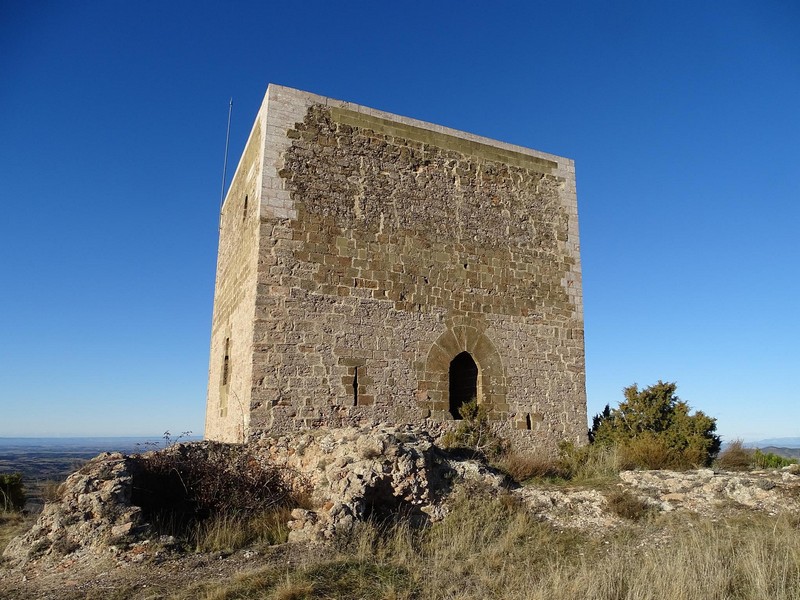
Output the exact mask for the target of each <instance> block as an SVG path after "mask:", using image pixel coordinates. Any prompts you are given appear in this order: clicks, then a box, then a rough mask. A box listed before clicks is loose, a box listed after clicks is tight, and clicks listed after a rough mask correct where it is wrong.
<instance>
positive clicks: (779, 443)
mask: <svg viewBox="0 0 800 600" xmlns="http://www.w3.org/2000/svg"><path fill="white" fill-rule="evenodd" d="M745 446H747V447H748V448H761V449H762V450H763V449H765V448H766V447H767V446H775V447H777V448H800V437H785V438H769V439H766V440H758V441H757V442H747V443H746V444H745Z"/></svg>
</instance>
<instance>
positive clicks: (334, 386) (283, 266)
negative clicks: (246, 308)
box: [207, 86, 586, 449]
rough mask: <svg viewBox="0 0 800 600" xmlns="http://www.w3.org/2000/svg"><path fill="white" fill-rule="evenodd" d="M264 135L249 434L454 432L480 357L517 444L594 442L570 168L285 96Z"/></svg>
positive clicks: (482, 397)
mask: <svg viewBox="0 0 800 600" xmlns="http://www.w3.org/2000/svg"><path fill="white" fill-rule="evenodd" d="M258 123H261V124H262V125H259V127H261V126H263V128H264V140H265V141H264V150H263V158H259V159H256V158H254V157H249V158H248V156H247V151H246V154H245V157H243V161H242V162H243V164H246V163H249V162H251V161H253V160H256V161H258V162H260V164H261V166H262V171H263V172H262V174H261V186H260V188H259V194H258V206H259V220H258V225H257V227H258V229H257V242H256V244H257V249H258V257H257V273H256V283H255V285H253V287H254V288H255V290H256V291H255V294H254V298H253V305H254V314H253V323H252V325H251V327H252V331H253V335H252V344H253V345H252V362H251V364H252V379H251V382H250V383H251V387H250V390H249V394H248V395H247V396H245V395H243V396H242V397H247V398H248V401H249V409H250V410H249V418H250V420H249V422H248V421H247V420H246V419H242V420H241V421H240V423H242V426H243V428H244V430H246V431H247V432H248V433H250V434H251V435H253V434H258V433H260V432H265V431H269V432H271V433H284V432H290V431H293V430H298V429H303V428H307V427H314V426H317V425H322V424H328V425H341V426H345V425H358V424H365V423H367V424H368V423H375V422H380V421H383V422H390V423H404V422H415V423H427V424H429V425H430V426H431V427H432V428H434V427H436V426H437V424H441V423H447V422H452V416H451V414H450V411H449V410H448V409H449V370H450V364H451V361H452V360H453V358H454V357H456V356H457V355H459V354H460V353H462V352H469V354H470V356H471V357H472V358H473V359H474V361H475V363H476V364H477V368H478V376H477V396H478V400H479V402H480V403H482V404H484V405H486V406H487V408H488V409H489V415H490V418H492V419H493V420H494V421H496V422H497V423H499V424H500V425H501V426H502V427H503V428H504V430H505V434H506V435H508V436H509V437H511V438H513V439H514V440H515V441H516V442H517V443H519V444H521V445H525V446H529V447H530V446H537V447H542V448H546V449H554V448H555V444H556V443H557V442H558V441H560V440H562V439H565V438H568V439H571V440H574V441H580V440H582V439H583V436H584V435H585V430H586V405H585V391H584V390H585V387H584V357H583V316H582V305H581V288H580V259H579V246H578V229H577V205H576V201H575V187H574V168H573V165H572V162H571V161H568V160H566V159H561V158H559V157H554V156H551V155H547V154H544V153H539V152H534V151H530V150H527V149H522V148H519V147H514V146H510V145H507V144H502V143H499V142H494V141H492V140H486V139H484V138H479V137H477V136H472V135H470V134H464V133H462V132H456V131H453V130H448V129H445V128H443V127H439V126H433V125H430V124H426V123H421V122H418V121H413V120H411V119H405V118H402V117H397V116H395V115H388V114H386V113H381V112H378V111H373V110H371V109H365V108H364V107H358V106H354V105H349V104H347V103H343V102H339V101H334V100H330V99H326V98H323V97H320V96H314V95H311V94H306V93H303V92H297V91H295V90H289V89H287V88H281V87H278V86H270V88H269V91H268V94H267V99H266V100H265V103H264V107H262V112H261V113H260V114H259V119H258V121H257V124H258ZM254 131H255V129H254ZM252 139H253V136H251V140H252ZM239 169H240V170H243V167H242V165H241V164H240V167H239ZM244 170H246V169H244ZM237 175H238V172H237ZM235 184H236V179H235V180H234V185H235ZM242 193H243V190H242V189H237V190H234V186H233V185H232V187H231V192H229V195H228V200H226V205H225V206H226V211H227V210H228V204H229V203H232V202H233V200H232V199H233V198H237V197H241V195H242ZM231 206H235V203H232V204H231ZM224 222H225V218H223V232H222V234H221V250H220V256H221V258H220V264H222V262H223V261H222V252H223V251H222V243H223V238H226V235H228V234H227V233H226V231H227V230H225V229H224ZM240 240H241V241H240V242H239V243H245V242H244V238H240ZM247 243H250V242H249V241H248V242H247ZM248 273H249V272H248ZM248 276H249V274H248ZM219 278H220V270H219V269H218V293H219V291H220V288H221V285H220V283H219ZM240 285H241V284H240V283H236V284H234V287H238V286H240ZM222 287H224V285H223V286H222ZM217 303H219V300H217V301H215V305H216V304H217ZM215 310H216V309H215ZM216 314H217V313H216V312H215V326H216V323H217V316H216ZM213 336H216V337H217V338H220V339H222V333H221V330H220V332H216V333H215V334H213V335H212V337H213ZM216 348H217V350H216V351H217V353H218V354H219V353H220V346H219V342H217V345H216ZM214 351H215V350H214V342H213V341H212V367H211V373H210V378H209V382H210V383H209V423H211V422H213V421H215V420H217V419H218V417H217V416H216V415H217V414H218V413H214V412H213V411H212V410H211V404H212V389H213V390H216V389H217V388H218V387H219V386H218V385H216V387H215V382H214V381H213V377H212V376H213V373H214V370H215V367H214V359H213V353H214ZM238 362H239V359H238V358H237V361H236V363H238ZM216 370H217V371H219V368H218V367H217V369H216ZM228 403H229V406H230V400H229V401H228ZM230 410H231V409H230V408H229V411H230ZM215 431H217V433H216V434H214V435H213V436H210V435H209V431H208V426H207V436H209V437H216V438H217V439H229V438H226V437H225V436H226V435H227V434H223V432H222V429H220V428H217V429H216V430H215Z"/></svg>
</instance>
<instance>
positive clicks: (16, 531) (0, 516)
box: [0, 510, 36, 554]
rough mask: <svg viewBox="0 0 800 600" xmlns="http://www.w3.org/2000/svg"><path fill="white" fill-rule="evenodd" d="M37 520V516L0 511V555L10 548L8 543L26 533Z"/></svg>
mask: <svg viewBox="0 0 800 600" xmlns="http://www.w3.org/2000/svg"><path fill="white" fill-rule="evenodd" d="M35 520H36V516H35V515H24V514H22V513H20V512H16V511H3V510H0V554H2V552H3V550H5V548H6V546H8V542H10V541H11V540H12V539H13V538H15V537H17V536H18V535H22V534H23V533H25V531H27V530H28V529H29V528H30V527H31V525H33V522H34V521H35Z"/></svg>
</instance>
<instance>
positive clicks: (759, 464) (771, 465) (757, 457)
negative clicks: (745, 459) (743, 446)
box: [753, 448, 797, 469]
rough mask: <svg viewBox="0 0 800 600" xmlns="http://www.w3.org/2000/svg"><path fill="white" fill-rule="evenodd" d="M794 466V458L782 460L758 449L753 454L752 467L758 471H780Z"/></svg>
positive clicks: (775, 455)
mask: <svg viewBox="0 0 800 600" xmlns="http://www.w3.org/2000/svg"><path fill="white" fill-rule="evenodd" d="M796 464H797V459H794V458H784V457H783V456H779V455H777V454H773V453H772V452H762V451H761V450H759V449H758V448H756V450H755V452H753V465H755V467H756V468H759V469H782V468H783V467H788V466H789V465H796Z"/></svg>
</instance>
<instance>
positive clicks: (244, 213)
mask: <svg viewBox="0 0 800 600" xmlns="http://www.w3.org/2000/svg"><path fill="white" fill-rule="evenodd" d="M246 218H247V196H245V197H244V208H243V209H242V221H244V220H245V219H246Z"/></svg>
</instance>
